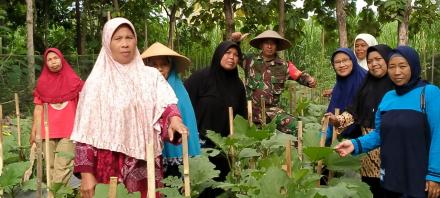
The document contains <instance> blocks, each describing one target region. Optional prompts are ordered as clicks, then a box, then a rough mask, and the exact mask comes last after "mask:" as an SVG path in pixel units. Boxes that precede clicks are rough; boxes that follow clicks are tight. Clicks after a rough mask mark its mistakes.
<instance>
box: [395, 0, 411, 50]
mask: <svg viewBox="0 0 440 198" xmlns="http://www.w3.org/2000/svg"><path fill="white" fill-rule="evenodd" d="M411 11H412V7H411V0H406V5H405V10H404V12H403V16H402V21H399V26H398V28H399V42H398V43H399V45H408V27H409V16H410V15H411Z"/></svg>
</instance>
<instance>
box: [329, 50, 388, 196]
mask: <svg viewBox="0 0 440 198" xmlns="http://www.w3.org/2000/svg"><path fill="white" fill-rule="evenodd" d="M390 53H391V48H390V47H388V46H387V45H383V44H380V45H375V46H372V47H369V48H368V50H367V57H368V58H367V62H368V68H369V70H368V74H367V77H366V78H365V81H364V83H363V85H362V86H361V88H360V89H359V91H358V92H357V94H356V97H355V98H354V101H353V102H352V103H351V104H350V105H348V107H347V109H346V111H344V112H343V113H342V114H341V115H338V116H335V115H333V113H331V112H329V113H326V116H329V121H330V123H331V124H333V125H334V126H336V127H338V128H339V130H340V131H343V130H344V129H345V128H346V127H348V126H350V125H353V124H355V125H359V126H360V127H361V130H362V132H365V133H368V132H369V131H370V130H371V129H374V128H375V126H374V114H375V113H376V110H377V107H378V106H379V103H380V101H381V99H382V97H383V95H385V93H386V92H388V91H389V90H391V89H393V82H391V80H390V78H389V77H388V75H387V62H388V58H389V54H390ZM379 155H380V152H379V149H375V150H373V151H370V152H368V155H367V156H365V157H364V158H362V167H361V176H362V181H363V182H365V183H367V184H369V185H370V189H371V192H373V195H374V197H378V198H379V197H383V192H382V190H381V187H380V179H379V170H380V156H379Z"/></svg>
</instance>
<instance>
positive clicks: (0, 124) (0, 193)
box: [0, 37, 3, 197]
mask: <svg viewBox="0 0 440 198" xmlns="http://www.w3.org/2000/svg"><path fill="white" fill-rule="evenodd" d="M0 38H1V37H0ZM2 173H3V106H2V105H0V176H1V175H2ZM0 197H3V189H1V190H0Z"/></svg>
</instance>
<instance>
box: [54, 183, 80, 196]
mask: <svg viewBox="0 0 440 198" xmlns="http://www.w3.org/2000/svg"><path fill="white" fill-rule="evenodd" d="M50 191H51V192H52V193H53V194H54V196H55V197H65V196H67V195H73V193H74V192H73V189H72V188H70V187H69V186H66V185H64V184H63V183H53V184H51V186H50Z"/></svg>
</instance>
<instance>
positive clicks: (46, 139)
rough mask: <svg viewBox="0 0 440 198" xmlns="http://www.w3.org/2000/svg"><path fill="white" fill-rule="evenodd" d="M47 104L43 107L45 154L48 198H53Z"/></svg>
mask: <svg viewBox="0 0 440 198" xmlns="http://www.w3.org/2000/svg"><path fill="white" fill-rule="evenodd" d="M47 108H48V107H47V103H44V105H43V111H44V137H45V139H44V140H45V146H46V149H45V153H46V160H45V161H46V186H47V197H53V195H52V192H51V191H50V187H51V182H52V181H51V173H50V157H51V155H50V150H49V142H50V138H49V123H48V120H49V117H48V116H49V115H48V112H47V111H48V109H47Z"/></svg>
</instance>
